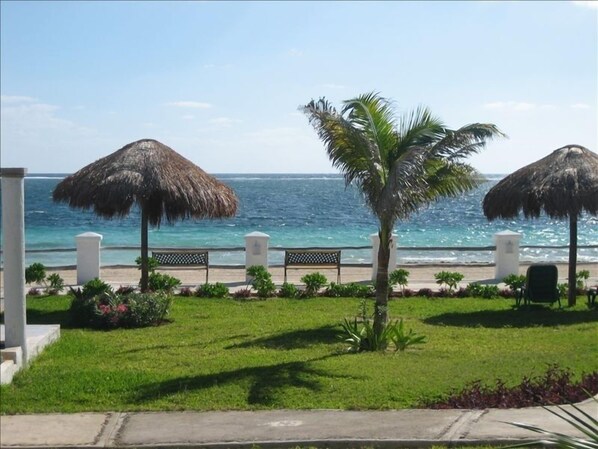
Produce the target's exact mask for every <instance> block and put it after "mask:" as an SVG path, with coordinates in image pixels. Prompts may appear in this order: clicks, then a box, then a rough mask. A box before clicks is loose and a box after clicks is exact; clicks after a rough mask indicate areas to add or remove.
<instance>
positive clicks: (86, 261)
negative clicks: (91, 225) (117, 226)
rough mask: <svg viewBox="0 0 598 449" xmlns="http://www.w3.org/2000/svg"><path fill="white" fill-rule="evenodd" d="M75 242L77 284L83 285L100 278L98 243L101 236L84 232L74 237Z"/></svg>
mask: <svg viewBox="0 0 598 449" xmlns="http://www.w3.org/2000/svg"><path fill="white" fill-rule="evenodd" d="M75 241H76V242H77V284H79V285H83V284H85V283H86V282H88V281H91V280H92V279H95V278H99V277H100V242H101V241H102V235H101V234H96V233H95V232H84V233H83V234H79V235H78V236H76V237H75Z"/></svg>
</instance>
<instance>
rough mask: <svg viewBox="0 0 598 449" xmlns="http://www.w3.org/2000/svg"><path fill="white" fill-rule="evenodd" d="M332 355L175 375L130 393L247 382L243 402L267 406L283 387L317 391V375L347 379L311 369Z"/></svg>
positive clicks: (157, 394)
mask: <svg viewBox="0 0 598 449" xmlns="http://www.w3.org/2000/svg"><path fill="white" fill-rule="evenodd" d="M329 357H335V355H328V356H324V357H320V358H316V359H312V360H306V361H297V362H287V363H279V364H276V365H269V366H256V367H248V368H240V369H237V370H232V371H224V372H220V373H215V374H206V375H201V376H190V377H189V376H188V377H179V378H176V379H171V380H167V381H164V382H157V383H154V384H148V385H144V386H142V387H140V388H139V389H138V390H137V392H136V393H135V396H134V398H133V399H134V401H135V402H136V403H140V402H149V401H153V400H156V399H160V398H163V397H164V396H171V395H175V394H178V393H181V392H187V391H189V392H192V391H196V390H205V389H209V388H212V387H216V386H219V385H226V384H230V383H241V384H243V383H245V382H249V390H248V392H247V404H249V405H256V406H271V405H274V404H276V402H277V397H278V396H279V395H283V394H284V390H285V389H287V388H302V389H306V390H309V391H320V390H321V389H322V384H321V381H320V378H328V379H331V378H348V377H352V376H346V375H336V374H330V373H328V372H327V371H325V370H322V369H317V368H314V367H312V366H310V365H311V363H312V362H317V361H320V360H324V359H327V358H329Z"/></svg>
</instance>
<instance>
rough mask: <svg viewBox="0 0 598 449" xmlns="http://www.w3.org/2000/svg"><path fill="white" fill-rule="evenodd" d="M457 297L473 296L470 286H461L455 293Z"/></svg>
mask: <svg viewBox="0 0 598 449" xmlns="http://www.w3.org/2000/svg"><path fill="white" fill-rule="evenodd" d="M454 295H455V297H457V298H467V297H469V296H471V294H470V293H469V286H467V288H463V287H459V289H458V290H457V291H456V292H455V293H454Z"/></svg>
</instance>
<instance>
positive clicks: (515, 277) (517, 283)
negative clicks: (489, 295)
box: [502, 274, 525, 293]
mask: <svg viewBox="0 0 598 449" xmlns="http://www.w3.org/2000/svg"><path fill="white" fill-rule="evenodd" d="M502 281H503V282H504V283H505V284H507V286H508V287H509V288H510V289H511V290H512V291H513V293H515V292H516V291H517V290H518V289H520V288H523V286H524V285H525V275H523V274H509V275H508V276H507V277H505V278H504V279H503V280H502Z"/></svg>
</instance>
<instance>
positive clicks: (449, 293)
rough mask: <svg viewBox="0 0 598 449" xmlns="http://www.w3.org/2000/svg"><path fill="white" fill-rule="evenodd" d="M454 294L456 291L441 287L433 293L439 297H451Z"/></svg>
mask: <svg viewBox="0 0 598 449" xmlns="http://www.w3.org/2000/svg"><path fill="white" fill-rule="evenodd" d="M453 295H454V293H453V292H452V291H451V290H450V289H448V288H444V287H442V288H440V289H439V290H438V291H437V292H436V294H432V296H436V297H437V298H450V297H452V296H453Z"/></svg>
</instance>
